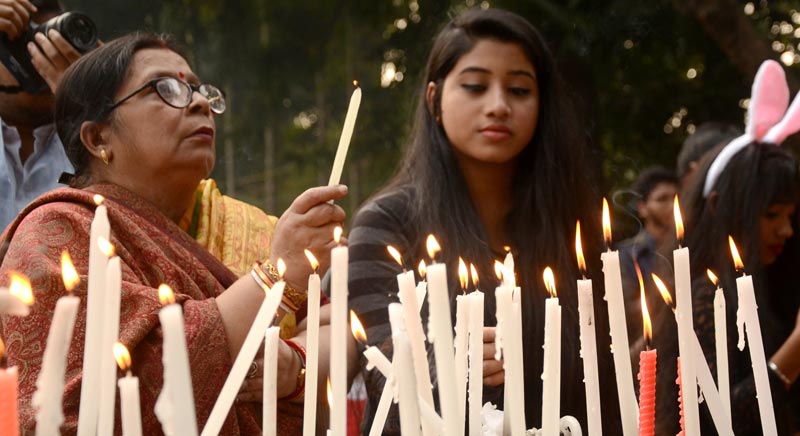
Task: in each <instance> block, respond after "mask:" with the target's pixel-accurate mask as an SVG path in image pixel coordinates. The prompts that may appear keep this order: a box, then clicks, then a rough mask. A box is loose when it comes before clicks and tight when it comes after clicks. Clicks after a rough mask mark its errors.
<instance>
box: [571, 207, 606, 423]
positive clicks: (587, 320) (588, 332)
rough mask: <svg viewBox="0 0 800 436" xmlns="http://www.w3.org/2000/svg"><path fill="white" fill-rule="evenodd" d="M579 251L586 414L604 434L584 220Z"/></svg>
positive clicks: (577, 241)
mask: <svg viewBox="0 0 800 436" xmlns="http://www.w3.org/2000/svg"><path fill="white" fill-rule="evenodd" d="M575 252H576V253H577V258H578V269H580V271H581V274H582V275H583V280H581V279H578V316H579V324H580V340H581V351H580V355H581V358H582V359H583V382H584V384H585V387H586V415H587V421H588V430H589V434H591V435H593V436H594V435H597V436H601V435H602V434H603V426H602V418H601V415H600V378H599V376H598V373H597V339H596V332H595V320H594V299H593V297H592V281H591V280H587V279H586V261H585V258H584V257H583V247H582V244H581V223H580V221H579V222H578V223H577V225H576V226H575Z"/></svg>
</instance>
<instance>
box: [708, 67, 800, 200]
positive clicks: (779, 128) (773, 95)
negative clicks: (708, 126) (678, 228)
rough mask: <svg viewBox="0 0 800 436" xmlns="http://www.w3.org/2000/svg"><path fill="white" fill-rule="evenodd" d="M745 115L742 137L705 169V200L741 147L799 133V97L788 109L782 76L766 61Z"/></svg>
mask: <svg viewBox="0 0 800 436" xmlns="http://www.w3.org/2000/svg"><path fill="white" fill-rule="evenodd" d="M787 107H788V108H789V109H788V111H787ZM747 115H748V121H747V126H746V128H745V132H744V135H742V136H740V137H738V138H736V139H734V140H732V141H731V142H729V143H728V145H726V146H725V148H723V149H722V151H721V152H720V153H719V155H717V157H716V159H714V162H713V163H712V164H711V167H710V168H709V169H708V173H707V174H706V182H705V185H704V186H703V197H708V194H709V193H711V189H712V188H713V187H714V184H715V183H716V182H717V179H718V178H719V176H720V174H722V171H724V170H725V167H726V166H727V165H728V162H730V160H731V158H733V156H734V155H736V153H738V152H739V151H741V150H742V149H743V148H744V147H745V146H747V145H748V144H750V143H751V142H758V143H764V144H773V145H776V146H778V145H780V144H781V143H782V142H783V140H784V139H786V137H787V136H789V135H791V134H793V133H795V132H797V131H798V130H800V95H798V97H796V98H795V99H794V101H793V102H792V106H791V107H789V86H788V85H787V84H786V74H785V73H784V72H783V68H782V67H781V66H780V64H778V63H777V62H775V61H773V60H766V61H764V63H762V64H761V67H760V68H759V69H758V73H756V78H755V80H754V81H753V90H752V95H751V97H750V107H749V109H748V111H747Z"/></svg>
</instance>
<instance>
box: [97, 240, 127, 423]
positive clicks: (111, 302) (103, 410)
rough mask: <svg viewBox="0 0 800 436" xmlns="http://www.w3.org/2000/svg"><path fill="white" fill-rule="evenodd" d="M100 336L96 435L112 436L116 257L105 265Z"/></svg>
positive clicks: (118, 280)
mask: <svg viewBox="0 0 800 436" xmlns="http://www.w3.org/2000/svg"><path fill="white" fill-rule="evenodd" d="M105 287H106V288H105V290H104V291H105V297H104V299H105V301H104V304H103V335H102V343H101V346H100V371H101V374H100V397H99V400H100V406H99V411H98V417H97V419H98V421H97V433H98V434H112V433H114V404H115V402H116V399H117V365H116V363H115V362H114V342H116V340H117V338H118V337H119V307H120V298H121V292H122V266H121V264H120V259H119V257H117V256H114V257H112V258H111V259H109V261H108V264H107V265H106V280H105Z"/></svg>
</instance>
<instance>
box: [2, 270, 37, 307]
mask: <svg viewBox="0 0 800 436" xmlns="http://www.w3.org/2000/svg"><path fill="white" fill-rule="evenodd" d="M8 276H9V277H10V278H11V284H9V285H8V293H9V294H11V295H13V296H15V297H17V298H19V300H20V301H22V303H23V304H25V305H26V306H32V305H33V290H32V289H31V281H30V280H28V278H27V277H25V276H24V275H22V274H20V273H17V272H14V271H9V273H8Z"/></svg>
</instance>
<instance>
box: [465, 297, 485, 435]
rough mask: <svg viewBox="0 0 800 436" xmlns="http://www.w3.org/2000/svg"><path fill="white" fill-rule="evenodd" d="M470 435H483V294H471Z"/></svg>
mask: <svg viewBox="0 0 800 436" xmlns="http://www.w3.org/2000/svg"><path fill="white" fill-rule="evenodd" d="M467 297H469V298H470V299H471V300H472V304H471V305H470V313H469V415H468V416H469V434H470V436H482V435H483V413H482V410H483V303H484V295H483V292H481V291H478V290H476V291H475V292H473V293H471V294H469V295H468V296H467Z"/></svg>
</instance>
